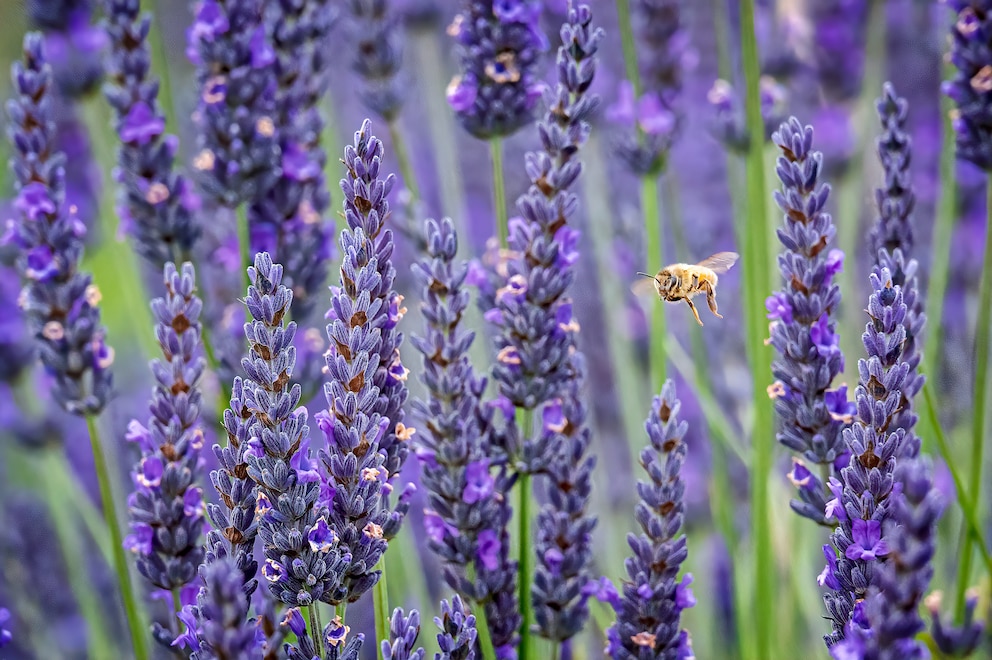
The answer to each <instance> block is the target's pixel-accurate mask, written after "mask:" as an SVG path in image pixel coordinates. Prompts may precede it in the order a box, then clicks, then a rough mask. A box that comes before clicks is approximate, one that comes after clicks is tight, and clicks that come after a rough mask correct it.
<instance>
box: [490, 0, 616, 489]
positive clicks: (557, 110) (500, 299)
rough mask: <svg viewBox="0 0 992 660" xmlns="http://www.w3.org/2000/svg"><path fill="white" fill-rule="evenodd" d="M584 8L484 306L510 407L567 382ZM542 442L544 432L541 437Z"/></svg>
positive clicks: (586, 76)
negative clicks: (501, 266)
mask: <svg viewBox="0 0 992 660" xmlns="http://www.w3.org/2000/svg"><path fill="white" fill-rule="evenodd" d="M591 23H592V14H591V12H590V11H589V9H588V7H585V6H583V7H579V8H578V9H575V10H574V11H571V12H570V13H569V18H568V21H567V22H566V24H565V25H564V26H563V27H562V42H563V46H562V47H561V48H560V49H559V51H558V66H557V72H558V81H559V84H558V85H557V89H555V90H548V92H547V94H546V102H547V107H548V110H547V113H546V115H545V117H544V119H543V120H542V121H541V122H540V124H539V127H538V132H539V134H540V136H541V146H542V150H541V151H538V152H529V153H528V154H527V157H526V170H527V173H528V176H529V177H530V180H531V186H530V188H529V189H528V191H527V192H526V193H525V194H524V195H522V196H521V197H520V198H519V199H518V200H517V208H518V210H519V211H520V214H521V216H522V217H517V218H513V219H511V220H510V235H509V246H510V250H511V253H512V257H511V258H510V259H509V261H508V262H507V263H506V264H505V267H506V271H505V275H503V273H500V274H499V279H500V282H499V285H500V288H498V289H497V290H496V292H495V294H494V295H492V296H484V298H483V304H484V306H486V307H488V308H491V309H495V310H497V311H498V314H497V315H496V316H495V317H494V316H490V317H489V318H491V319H494V320H495V322H496V325H497V326H498V327H499V335H497V337H496V339H495V344H496V351H497V364H496V365H495V366H494V368H493V378H494V380H495V381H496V383H497V384H498V386H499V393H500V395H501V396H503V397H505V398H506V399H508V400H509V401H510V402H511V403H512V404H513V405H514V406H516V407H517V408H523V409H527V410H534V409H536V408H538V407H539V406H541V405H542V404H544V403H547V402H550V401H553V400H554V399H556V398H559V397H560V396H561V395H562V391H563V388H564V387H565V386H566V382H567V381H568V379H569V378H571V375H572V371H571V369H570V366H569V360H570V358H569V351H570V348H571V346H572V339H571V337H572V334H573V332H574V331H575V330H577V328H578V325H577V324H576V323H575V322H574V319H573V316H572V303H571V300H570V299H569V298H568V296H567V293H568V289H569V287H570V286H571V284H572V282H573V281H574V279H575V272H574V266H575V262H576V260H577V257H578V252H577V250H576V242H577V241H576V239H577V237H578V230H576V229H574V228H572V227H570V226H569V225H568V224H567V223H568V221H569V220H574V218H575V214H576V212H577V208H578V198H577V197H576V196H575V194H574V193H573V192H571V190H570V188H571V186H572V184H574V183H575V181H576V180H577V179H578V177H579V175H580V174H581V173H582V164H581V163H580V162H579V160H578V158H577V157H576V156H577V154H578V150H579V148H580V147H581V146H582V144H583V143H584V142H585V140H586V138H587V137H588V135H589V123H588V120H589V117H590V116H591V115H592V113H593V112H595V110H596V108H597V107H598V104H599V97H598V96H597V95H595V94H588V93H587V92H588V90H589V87H590V85H591V84H592V81H593V76H594V74H595V70H596V69H595V62H596V60H595V55H596V51H597V49H598V47H599V41H600V39H601V38H602V35H603V33H602V31H601V30H597V29H594V28H592V25H591ZM544 440H546V438H545V439H544ZM545 444H546V443H544V442H542V438H540V437H539V438H538V440H537V441H536V442H533V441H526V442H524V446H523V447H522V448H521V455H520V456H519V457H517V458H519V459H520V460H521V462H522V463H523V466H524V467H523V469H524V470H526V471H529V472H537V471H540V470H541V469H543V467H544V464H545V463H546V461H547V458H548V452H547V451H545Z"/></svg>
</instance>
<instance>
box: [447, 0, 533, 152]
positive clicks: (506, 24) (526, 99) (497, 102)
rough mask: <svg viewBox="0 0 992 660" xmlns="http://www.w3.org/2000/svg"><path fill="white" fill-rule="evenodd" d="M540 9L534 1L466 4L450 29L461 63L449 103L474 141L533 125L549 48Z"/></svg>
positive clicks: (470, 0) (477, 0) (470, 1)
mask: <svg viewBox="0 0 992 660" xmlns="http://www.w3.org/2000/svg"><path fill="white" fill-rule="evenodd" d="M540 11H541V10H540V3H538V2H536V1H535V0H467V2H466V4H465V7H464V9H463V10H462V13H460V14H458V15H456V16H455V20H454V21H453V22H452V23H451V25H450V26H449V27H448V34H449V35H450V36H452V37H454V39H455V42H456V43H457V44H458V53H459V59H460V61H461V73H460V74H458V75H457V76H455V77H454V79H453V80H452V81H451V84H450V85H448V103H449V104H450V105H451V107H452V109H453V110H454V111H455V114H456V115H458V120H459V121H460V122H461V125H462V126H463V127H464V128H465V130H467V131H468V132H469V133H471V134H472V135H474V136H475V137H477V138H480V139H488V138H493V137H500V136H504V135H510V134H512V133H515V132H516V131H517V130H518V129H519V128H520V127H522V126H524V125H526V124H528V123H530V121H531V119H532V113H533V110H534V106H535V105H536V103H537V100H538V98H539V97H540V90H539V87H538V79H537V74H536V71H535V69H536V67H537V61H538V58H539V57H540V55H541V53H542V52H543V51H544V49H545V48H546V47H547V39H546V37H545V36H544V33H543V32H541V29H540V26H539V25H538V19H539V18H540Z"/></svg>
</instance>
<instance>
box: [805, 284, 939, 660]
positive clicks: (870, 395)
mask: <svg viewBox="0 0 992 660" xmlns="http://www.w3.org/2000/svg"><path fill="white" fill-rule="evenodd" d="M871 285H872V294H871V297H870V298H869V300H868V310H867V311H868V316H869V317H870V321H869V323H868V324H867V326H866V328H865V333H864V335H862V339H863V342H864V346H865V349H866V350H867V353H868V358H867V359H866V360H859V361H858V373H859V376H860V377H859V383H858V388H857V408H858V419H857V420H856V421H855V423H854V425H853V426H851V427H850V428H847V429H844V442H845V444H846V445H847V447H848V451H849V452H850V459H849V464H848V465H847V466H846V467H844V468H843V469H841V470H840V479H838V478H836V477H832V478H831V479H830V483H829V486H830V490H831V492H833V494H834V499H832V500H830V502H828V503H827V507H826V517H827V518H828V519H836V520H837V521H838V525H837V528H836V529H835V531H834V532H833V534H831V537H830V538H831V543H832V544H833V546H834V548H835V549H836V551H837V553H838V554H837V556H834V555H833V553H832V552H831V550H830V548H829V547H824V554H825V555H826V557H827V566H826V568H825V569H824V571H823V573H822V574H821V575H820V578H819V582H820V584H821V586H826V587H828V588H829V589H830V590H831V591H830V592H829V593H827V595H826V596H825V597H824V602H825V603H826V606H827V613H828V614H829V616H830V618H831V620H832V622H833V626H834V631H833V632H832V633H831V634H830V635H827V636H825V638H824V639H825V641H826V642H827V646H833V645H835V644H836V643H837V642H839V641H840V640H841V639H843V638H844V636H845V627H846V626H847V625H848V623H849V622H850V621H851V618H852V613H853V610H854V605H855V602H856V601H858V600H861V599H863V598H865V597H866V595H867V594H868V592H869V589H870V588H871V587H872V586H875V585H878V586H883V588H885V587H884V585H880V583H879V581H878V580H879V577H878V570H879V566H880V565H881V563H882V562H883V561H889V560H890V559H888V557H889V556H890V554H891V551H892V543H891V542H890V539H889V538H887V537H886V536H883V530H885V526H886V525H889V524H890V523H888V522H887V521H888V520H889V519H890V518H892V516H893V508H894V507H896V506H899V504H898V501H899V489H900V488H902V487H903V486H905V487H909V486H913V487H918V485H916V484H908V485H905V484H904V485H903V486H900V485H897V484H898V482H897V481H896V479H895V475H894V472H895V467H896V463H897V461H898V460H900V459H901V458H903V457H911V456H913V455H915V453H916V452H918V451H919V439H918V438H916V436H915V435H914V434H913V432H912V430H911V429H907V428H903V427H901V426H898V425H896V424H894V421H895V417H896V415H897V413H898V412H899V408H900V405H901V403H902V402H903V394H902V392H903V388H904V387H905V385H906V384H907V383H908V382H910V381H911V380H912V379H913V378H914V377H916V374H915V373H914V370H913V369H911V368H910V366H909V364H908V363H906V362H905V361H904V360H903V359H902V345H903V342H904V341H905V338H906V329H905V327H904V325H903V324H904V322H905V319H906V315H907V305H906V302H905V300H904V298H903V288H902V287H899V286H897V285H894V284H893V282H892V275H891V272H890V271H889V269H888V268H884V267H881V268H879V267H876V269H875V272H873V273H872V275H871ZM906 476H907V477H910V478H912V477H914V474H913V473H907V475H906ZM894 492H895V496H893V493H894ZM908 497H910V498H916V499H911V500H910V502H911V503H914V505H915V504H918V503H919V502H920V501H921V500H922V497H921V496H918V494H916V493H910V494H909V495H908ZM906 515H907V516H908V515H909V513H908V512H906ZM910 522H912V521H910V520H907V524H908V523H910ZM896 568H897V569H898V568H899V565H898V564H897V565H896ZM918 569H919V567H917V568H916V569H914V570H918ZM888 588H889V589H891V588H892V586H891V585H890V586H889V587H888ZM883 597H886V596H883ZM887 597H888V598H891V597H892V595H891V594H889V596H887ZM889 606H893V607H894V606H895V603H894V602H891V601H890V602H889Z"/></svg>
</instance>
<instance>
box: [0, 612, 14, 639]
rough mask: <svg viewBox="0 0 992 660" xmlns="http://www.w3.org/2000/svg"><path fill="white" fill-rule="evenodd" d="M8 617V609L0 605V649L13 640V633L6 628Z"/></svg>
mask: <svg viewBox="0 0 992 660" xmlns="http://www.w3.org/2000/svg"><path fill="white" fill-rule="evenodd" d="M10 619H11V617H10V610H8V609H7V608H6V607H0V649H2V648H3V647H5V646H7V645H8V644H10V643H11V642H13V641H14V633H12V632H10V631H9V630H7V625H8V622H9V621H10Z"/></svg>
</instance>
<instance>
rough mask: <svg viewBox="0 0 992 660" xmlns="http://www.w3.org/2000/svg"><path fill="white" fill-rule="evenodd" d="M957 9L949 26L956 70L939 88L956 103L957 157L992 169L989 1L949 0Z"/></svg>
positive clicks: (951, 58) (991, 62) (991, 9)
mask: <svg viewBox="0 0 992 660" xmlns="http://www.w3.org/2000/svg"><path fill="white" fill-rule="evenodd" d="M947 4H948V6H950V8H951V9H953V10H954V11H955V12H957V21H956V22H955V23H954V26H953V27H952V28H951V38H952V40H953V41H952V43H951V53H950V60H951V63H952V64H953V65H954V67H955V69H956V72H955V75H954V77H953V78H952V79H951V80H949V81H946V82H944V84H943V86H942V90H943V92H944V94H946V95H947V96H949V97H950V98H951V99H952V100H953V101H954V105H955V106H956V108H955V112H954V114H953V115H952V117H953V123H954V134H955V141H956V146H957V150H956V154H957V157H958V158H961V159H964V160H968V161H971V162H972V163H974V164H975V165H977V166H978V167H980V168H982V169H984V170H990V169H992V118H990V115H989V113H990V110H989V108H990V107H992V52H990V51H989V47H988V34H989V31H990V30H992V26H990V24H989V21H992V3H990V2H988V1H987V0H948V2H947Z"/></svg>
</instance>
